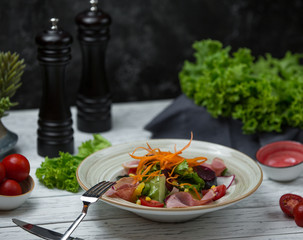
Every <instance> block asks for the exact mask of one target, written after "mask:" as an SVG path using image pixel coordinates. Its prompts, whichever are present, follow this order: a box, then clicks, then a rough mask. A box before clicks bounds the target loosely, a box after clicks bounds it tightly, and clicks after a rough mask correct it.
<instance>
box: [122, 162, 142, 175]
mask: <svg viewBox="0 0 303 240" xmlns="http://www.w3.org/2000/svg"><path fill="white" fill-rule="evenodd" d="M139 162H140V160H133V161H128V162H125V163H123V164H122V167H123V168H124V171H125V173H126V174H127V173H128V171H129V169H131V168H137V167H138V165H139Z"/></svg>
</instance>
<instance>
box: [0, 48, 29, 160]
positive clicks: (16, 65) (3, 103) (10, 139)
mask: <svg viewBox="0 0 303 240" xmlns="http://www.w3.org/2000/svg"><path fill="white" fill-rule="evenodd" d="M24 68H25V64H24V60H23V59H19V55H18V54H17V53H11V52H0V155H1V154H3V153H5V152H6V151H8V150H10V149H11V148H12V147H13V146H14V145H15V144H16V142H17V139H18V137H17V135H16V134H14V133H12V132H11V131H9V130H7V129H6V127H5V126H4V125H3V123H2V121H1V119H2V117H4V116H6V115H7V114H8V113H7V111H8V110H9V109H10V108H11V107H13V106H15V105H17V104H18V103H17V102H12V101H11V98H12V97H13V96H14V95H15V93H16V91H17V89H18V88H19V87H20V86H21V77H22V75H23V71H24Z"/></svg>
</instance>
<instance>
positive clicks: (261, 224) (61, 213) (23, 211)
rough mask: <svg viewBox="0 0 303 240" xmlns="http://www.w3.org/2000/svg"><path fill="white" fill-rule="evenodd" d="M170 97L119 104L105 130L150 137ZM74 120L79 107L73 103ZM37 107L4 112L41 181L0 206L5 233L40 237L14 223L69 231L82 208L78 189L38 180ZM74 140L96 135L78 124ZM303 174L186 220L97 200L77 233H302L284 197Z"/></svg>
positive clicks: (281, 237) (115, 139)
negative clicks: (21, 198)
mask: <svg viewBox="0 0 303 240" xmlns="http://www.w3.org/2000/svg"><path fill="white" fill-rule="evenodd" d="M170 102H171V101H169V100H164V101H152V102H140V103H123V104H114V105H113V108H112V117H113V128H112V130H111V131H108V132H105V133H102V135H103V136H104V137H105V138H107V139H108V140H109V141H111V142H112V144H113V145H116V144H120V143H124V142H129V141H135V140H145V139H149V138H150V136H151V134H150V133H149V132H147V131H145V130H144V129H143V127H144V125H145V124H147V123H148V122H149V121H150V120H151V119H152V118H153V117H155V116H156V115H157V114H158V113H159V112H161V111H162V110H163V109H164V108H165V107H166V106H168V105H169V104H170ZM72 114H73V119H74V121H75V117H76V111H75V109H74V108H73V109H72ZM37 119H38V111H37V110H20V111H11V112H10V114H9V116H7V117H5V118H3V122H4V125H5V126H6V127H7V128H8V129H10V130H11V131H14V132H16V133H17V134H18V136H19V140H18V143H17V146H16V148H15V152H18V153H21V154H23V155H25V156H26V157H28V159H29V160H30V163H31V175H32V176H33V177H34V179H35V180H36V186H35V189H34V191H33V193H32V196H31V198H30V199H28V200H27V202H26V203H25V204H24V205H22V206H21V207H19V208H17V209H15V210H12V211H0V239H1V240H2V239H3V240H4V239H24V240H27V239H38V238H37V237H36V236H34V235H31V234H29V233H27V232H25V231H24V230H22V229H20V228H18V227H17V226H16V225H15V224H13V223H12V220H11V219H12V218H19V219H21V220H24V221H28V222H30V223H34V224H39V225H41V226H44V227H46V228H49V229H52V230H55V231H59V232H62V233H63V232H65V230H66V229H67V228H68V227H69V226H70V224H71V223H72V221H74V219H75V218H76V217H77V216H78V214H79V213H80V211H81V209H82V202H81V201H80V199H79V197H80V195H81V194H82V193H83V192H79V193H77V194H74V193H69V192H66V191H61V190H57V189H48V188H46V187H45V186H44V185H42V184H41V183H39V182H38V181H37V179H36V177H35V171H36V169H37V168H38V167H39V166H40V164H41V162H42V161H43V158H42V157H40V156H39V155H38V154H37V149H36V138H37V135H36V131H37ZM74 130H75V134H74V138H75V146H79V145H80V144H81V142H83V141H86V140H89V139H91V138H92V136H91V134H86V133H81V132H79V131H78V130H77V129H76V127H75V126H74ZM302 186H303V178H302V177H300V178H298V179H297V180H295V181H292V182H287V183H278V182H274V181H271V180H269V179H267V177H266V175H265V176H264V181H263V183H262V185H261V187H260V188H259V189H258V190H257V191H256V192H255V193H254V194H253V195H251V196H250V197H248V198H247V199H244V200H242V201H241V202H239V203H238V204H236V205H233V206H231V207H229V208H226V209H223V210H220V211H217V212H213V213H209V214H206V215H203V216H201V217H199V218H197V219H195V220H193V221H189V222H186V223H176V224H174V223H157V222H152V221H149V220H146V219H143V218H141V217H138V216H136V215H134V214H133V213H129V212H127V211H124V210H120V209H117V208H115V207H112V206H109V205H107V204H106V203H103V202H101V201H99V202H98V203H96V204H93V205H92V206H91V207H90V209H89V212H88V215H87V216H86V218H85V219H84V221H83V222H82V223H81V224H80V225H79V227H78V228H77V229H76V231H75V232H74V233H73V236H77V237H80V238H84V239H119V240H122V239H140V240H141V239H156V240H161V239H163V240H169V239H173V240H176V239H182V240H184V239H209V240H211V239H250V240H257V239H258V240H259V239H261V240H262V239H267V240H269V239H272V240H273V239H276V240H285V239H303V228H300V227H297V226H296V224H295V222H294V221H293V220H292V219H290V218H288V217H286V216H285V215H283V214H282V212H281V210H280V207H279V198H280V196H281V195H283V194H284V193H289V192H291V193H297V194H301V195H303V188H302Z"/></svg>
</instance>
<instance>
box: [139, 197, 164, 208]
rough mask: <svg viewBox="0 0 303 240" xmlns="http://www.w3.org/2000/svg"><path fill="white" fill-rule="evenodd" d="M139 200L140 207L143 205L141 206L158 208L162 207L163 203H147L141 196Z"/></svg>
mask: <svg viewBox="0 0 303 240" xmlns="http://www.w3.org/2000/svg"><path fill="white" fill-rule="evenodd" d="M139 199H140V201H141V205H143V206H147V207H158V208H162V207H164V203H161V202H159V201H156V200H150V201H147V200H146V197H145V196H141V197H140V198H139Z"/></svg>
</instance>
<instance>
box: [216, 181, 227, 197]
mask: <svg viewBox="0 0 303 240" xmlns="http://www.w3.org/2000/svg"><path fill="white" fill-rule="evenodd" d="M226 189H227V188H226V186H225V185H224V184H222V185H219V186H217V187H214V188H213V190H214V192H215V194H216V196H215V197H214V198H213V200H214V201H216V200H218V199H220V198H221V197H223V196H224V195H225V194H226Z"/></svg>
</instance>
